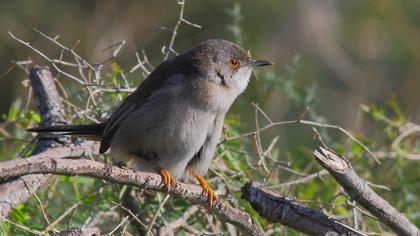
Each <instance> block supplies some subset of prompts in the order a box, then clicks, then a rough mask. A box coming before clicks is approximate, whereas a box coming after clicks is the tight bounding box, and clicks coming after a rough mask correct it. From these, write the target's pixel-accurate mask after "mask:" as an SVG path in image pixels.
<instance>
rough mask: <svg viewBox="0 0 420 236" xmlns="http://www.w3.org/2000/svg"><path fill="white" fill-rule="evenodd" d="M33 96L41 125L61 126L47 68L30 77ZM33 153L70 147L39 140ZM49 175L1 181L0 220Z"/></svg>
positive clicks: (35, 70)
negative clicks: (56, 147) (58, 147)
mask: <svg viewBox="0 0 420 236" xmlns="http://www.w3.org/2000/svg"><path fill="white" fill-rule="evenodd" d="M29 80H30V82H31V86H32V89H33V91H34V96H35V98H36V100H37V101H38V108H39V111H40V114H41V118H42V120H41V125H42V126H51V125H55V124H59V123H63V122H64V118H63V115H62V114H63V113H64V108H63V103H62V98H61V97H60V95H59V94H58V92H57V89H56V87H55V84H54V80H53V77H52V75H51V71H50V69H49V68H48V67H40V66H34V67H33V68H32V69H31V72H30V74H29ZM39 137H41V140H40V141H39V142H38V143H37V145H36V147H35V150H34V152H33V153H40V152H43V151H45V150H47V149H48V148H50V147H53V146H57V145H61V144H65V143H69V141H68V139H66V138H64V137H61V138H57V139H55V140H53V139H42V137H46V136H42V135H41V136H39ZM51 177H52V176H51V175H28V176H24V177H22V178H18V179H9V180H7V181H0V217H6V216H7V215H8V214H9V212H10V211H11V210H13V209H14V208H15V207H16V206H17V205H18V204H19V203H21V202H25V201H26V200H28V199H29V198H30V197H31V196H32V195H33V194H34V193H35V192H36V191H38V190H39V189H40V188H41V187H43V186H44V185H45V184H46V183H47V182H49V180H50V178H51Z"/></svg>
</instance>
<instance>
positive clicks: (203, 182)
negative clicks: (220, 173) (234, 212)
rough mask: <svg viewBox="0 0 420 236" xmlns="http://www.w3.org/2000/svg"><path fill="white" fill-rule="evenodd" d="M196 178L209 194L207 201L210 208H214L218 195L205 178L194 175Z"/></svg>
mask: <svg viewBox="0 0 420 236" xmlns="http://www.w3.org/2000/svg"><path fill="white" fill-rule="evenodd" d="M194 177H195V178H196V179H197V180H198V182H199V183H200V185H201V187H202V188H203V191H204V192H205V193H206V194H207V201H208V203H209V206H210V207H211V206H213V204H215V203H216V201H217V197H216V194H215V193H214V192H213V189H212V188H211V187H210V185H209V184H208V183H207V181H206V180H205V179H204V178H203V177H201V176H199V175H194Z"/></svg>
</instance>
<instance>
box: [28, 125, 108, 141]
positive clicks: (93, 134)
mask: <svg viewBox="0 0 420 236" xmlns="http://www.w3.org/2000/svg"><path fill="white" fill-rule="evenodd" d="M104 130H105V124H103V123H99V124H88V125H55V126H44V127H34V128H30V129H28V130H27V131H29V132H36V133H44V132H57V133H60V134H63V135H73V136H80V137H90V138H93V139H100V138H101V137H102V133H103V132H104Z"/></svg>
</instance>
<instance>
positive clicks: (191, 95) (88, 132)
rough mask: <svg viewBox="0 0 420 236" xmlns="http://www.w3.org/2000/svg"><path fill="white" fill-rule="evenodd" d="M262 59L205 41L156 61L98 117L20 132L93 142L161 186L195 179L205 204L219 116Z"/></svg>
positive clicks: (219, 128)
mask: <svg viewBox="0 0 420 236" xmlns="http://www.w3.org/2000/svg"><path fill="white" fill-rule="evenodd" d="M267 65H272V63H271V62H270V61H266V60H254V59H252V57H251V56H250V55H249V53H248V52H247V51H245V50H244V49H243V48H241V47H240V46H239V45H237V44H235V43H233V42H230V41H227V40H223V39H209V40H206V41H204V42H201V43H200V44H198V45H197V46H196V47H194V48H192V49H190V50H188V51H186V52H184V53H182V54H179V55H177V56H175V57H173V58H170V59H167V60H165V61H163V62H162V63H161V64H160V65H159V66H157V67H156V68H155V69H154V70H153V71H152V72H151V73H150V74H149V75H148V76H147V77H146V79H145V80H144V81H143V82H142V83H141V84H140V85H139V86H138V87H137V89H136V90H135V91H134V92H132V93H131V94H129V95H128V96H126V97H125V98H124V99H123V101H122V102H121V103H120V105H118V106H117V108H116V109H115V110H114V111H113V112H112V113H111V115H110V116H109V117H108V118H107V119H105V120H104V121H102V122H100V123H92V124H81V125H56V126H49V127H35V128H30V129H28V131H31V132H38V133H39V132H56V133H58V134H61V135H72V136H79V137H83V138H87V139H94V140H100V148H99V153H101V154H103V153H105V152H107V151H108V149H110V155H111V157H112V159H113V160H114V161H116V162H119V163H126V164H127V165H129V166H130V167H131V168H132V169H134V170H138V171H146V172H155V173H156V172H157V173H158V174H159V175H161V177H162V184H163V185H164V187H165V188H166V189H168V190H169V189H170V188H171V186H173V184H174V182H175V181H192V180H193V179H194V178H195V179H196V180H197V181H198V183H199V184H200V185H201V187H202V188H203V192H204V193H205V194H206V195H207V201H208V204H209V206H212V205H213V204H214V203H215V202H217V196H216V194H215V193H214V191H213V189H212V188H211V186H210V185H209V184H208V183H207V181H206V180H205V178H204V176H205V175H206V173H207V171H208V169H209V167H210V164H211V160H212V159H213V156H214V152H215V150H216V146H217V143H218V140H219V138H220V135H221V132H222V127H223V121H224V118H225V115H226V113H227V111H228V110H229V108H230V106H231V105H232V103H233V102H234V101H235V99H236V98H237V97H238V96H239V95H240V94H241V93H242V92H243V91H244V90H245V89H246V87H247V85H248V82H249V80H250V77H251V73H252V71H253V70H254V69H255V68H257V67H262V66H267Z"/></svg>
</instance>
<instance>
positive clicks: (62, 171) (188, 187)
mask: <svg viewBox="0 0 420 236" xmlns="http://www.w3.org/2000/svg"><path fill="white" fill-rule="evenodd" d="M84 152H85V150H78V148H73V149H71V148H59V150H58V149H54V150H50V151H48V152H47V153H41V154H38V155H34V156H32V157H31V158H28V159H15V160H10V161H5V162H1V163H0V181H2V180H4V179H7V178H13V177H18V176H22V175H28V174H48V173H51V174H57V175H83V176H91V177H96V178H100V179H105V180H108V181H111V182H115V183H119V184H127V185H132V186H137V187H140V188H144V189H149V190H155V191H166V190H165V187H164V186H163V185H162V178H161V177H160V175H158V174H155V173H145V172H135V171H133V170H127V169H122V168H119V167H117V166H114V165H110V164H104V163H101V162H98V161H92V160H83V161H80V160H73V159H56V158H53V157H55V156H56V155H60V156H61V157H64V156H65V154H72V156H75V154H83V153H84ZM170 194H172V195H174V196H177V197H179V198H182V199H185V200H188V201H190V202H191V203H193V204H197V205H200V206H202V207H205V208H208V202H207V197H206V196H205V195H203V189H202V188H201V187H200V186H198V185H194V184H185V183H181V182H177V183H176V184H175V185H174V186H173V187H172V189H171V190H170ZM209 210H210V212H212V213H213V214H214V215H216V216H217V217H218V218H219V219H220V220H222V221H225V222H228V223H230V224H232V225H234V226H235V227H237V228H238V229H239V230H240V231H242V232H243V233H244V234H245V235H262V232H261V231H260V229H259V228H258V227H257V226H256V225H255V224H254V223H253V222H252V219H251V218H250V217H249V215H248V214H247V213H245V212H242V211H240V210H238V209H236V208H233V207H231V206H228V205H226V204H225V203H223V202H221V201H218V202H217V203H216V204H215V205H214V206H212V207H211V208H210V209H209Z"/></svg>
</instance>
